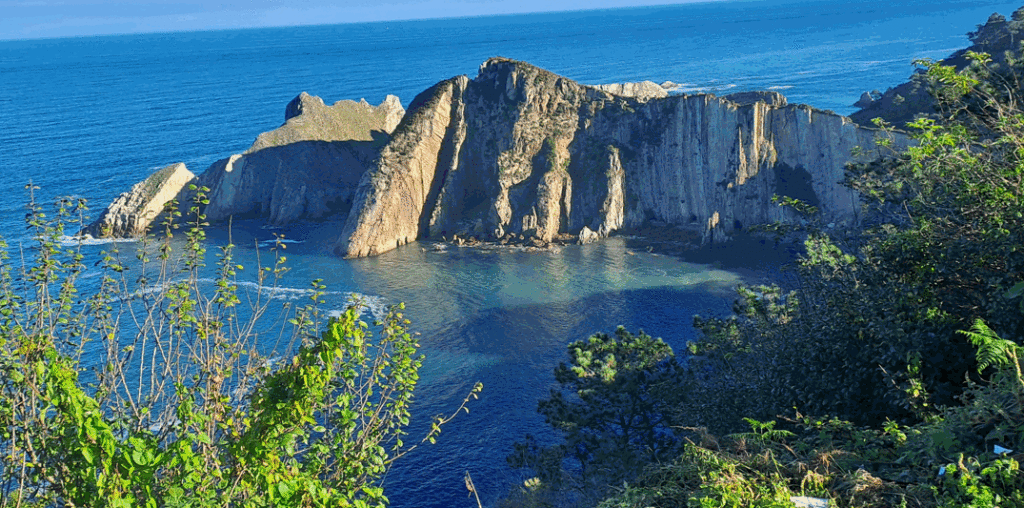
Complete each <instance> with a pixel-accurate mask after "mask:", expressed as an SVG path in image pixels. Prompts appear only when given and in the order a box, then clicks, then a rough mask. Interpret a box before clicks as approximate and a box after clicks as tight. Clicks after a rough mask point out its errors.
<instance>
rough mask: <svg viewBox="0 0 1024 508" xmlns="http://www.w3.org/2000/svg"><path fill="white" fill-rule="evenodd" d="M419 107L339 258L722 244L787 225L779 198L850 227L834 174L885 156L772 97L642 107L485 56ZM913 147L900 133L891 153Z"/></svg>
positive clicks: (853, 209) (845, 198)
mask: <svg viewBox="0 0 1024 508" xmlns="http://www.w3.org/2000/svg"><path fill="white" fill-rule="evenodd" d="M422 97H423V98H422V99H421V98H417V101H414V106H411V107H410V113H409V114H408V116H407V118H406V120H405V121H404V122H403V123H402V125H401V126H400V127H399V128H398V129H397V130H396V132H395V137H394V140H393V141H392V142H391V144H389V145H388V147H387V148H385V150H384V151H383V152H382V156H381V159H380V161H379V162H378V164H377V165H376V166H375V167H374V168H372V169H371V170H369V171H368V172H367V176H366V178H365V179H364V181H363V182H362V183H361V184H360V196H361V197H360V198H359V199H358V205H357V206H353V208H352V210H351V212H350V214H349V219H348V222H347V224H346V227H345V231H344V233H343V234H342V237H341V239H340V240H339V242H338V243H337V246H336V252H338V253H339V254H341V255H344V256H349V257H354V256H366V255H373V254H379V253H381V252H384V251H385V250H389V249H392V248H394V247H396V246H398V245H402V244H405V243H408V242H410V241H413V240H415V239H417V238H440V237H443V236H450V235H451V234H454V233H457V232H462V231H463V229H464V226H462V224H465V223H471V224H482V226H483V227H482V228H477V230H480V229H482V230H483V231H487V232H491V233H492V234H493V238H494V239H502V238H504V237H506V236H507V235H509V234H511V235H514V236H515V237H516V238H519V239H520V241H523V240H525V239H532V238H536V239H538V240H539V241H541V242H551V241H552V240H553V239H554V238H556V237H558V236H559V235H562V234H570V235H573V236H577V237H578V235H579V234H580V232H582V231H583V228H584V227H586V228H587V229H589V230H590V231H591V232H593V233H596V234H597V235H598V236H599V237H603V236H607V235H609V234H611V233H612V232H614V231H616V230H618V229H621V228H628V227H638V226H640V225H642V224H644V223H645V222H646V221H650V220H659V221H663V222H664V223H666V224H668V225H672V226H687V227H692V226H690V225H691V224H696V225H697V226H696V227H697V228H699V229H698V231H701V230H703V232H704V233H705V235H704V236H705V240H706V241H718V240H721V239H725V238H728V236H729V232H730V231H732V230H735V229H740V228H743V227H745V226H747V225H753V224H759V223H766V222H773V221H783V222H788V221H793V220H798V217H797V216H796V215H795V213H794V212H793V211H791V210H789V209H788V208H784V207H780V206H777V205H775V204H774V203H772V200H771V198H772V196H773V195H776V194H778V195H783V196H789V197H792V198H797V199H801V200H804V201H806V202H808V203H809V204H811V205H814V206H817V207H818V208H819V209H820V210H821V214H822V215H823V218H825V219H827V220H828V221H830V222H835V223H852V222H856V220H857V211H858V209H859V208H858V197H857V195H856V194H855V192H854V191H852V190H851V189H849V188H847V187H844V186H843V185H842V184H841V183H840V182H841V180H842V179H843V175H844V166H845V165H846V164H847V163H848V162H867V161H869V160H872V159H875V158H877V157H879V156H880V154H881V152H880V151H879V150H878V149H877V147H876V144H875V136H876V135H877V134H878V131H876V130H874V129H869V128H863V127H859V126H857V125H855V124H854V123H853V122H851V121H850V120H849V119H848V118H846V117H843V116H840V115H837V114H835V113H832V112H828V111H821V110H817V109H814V108H811V107H808V106H803V105H789V104H788V103H787V102H786V100H785V97H783V96H782V95H781V94H779V93H777V92H747V93H743V94H733V95H731V96H726V97H715V96H713V95H708V94H698V95H674V96H666V97H661V98H652V99H649V100H646V101H643V100H638V99H636V98H631V97H625V96H621V95H617V94H610V93H606V92H603V91H600V90H597V89H595V88H593V87H588V86H584V85H580V84H578V83H576V82H574V81H572V80H569V79H567V78H564V77H561V76H557V75H555V74H553V73H550V72H548V71H545V70H543V69H539V68H537V67H534V66H532V65H529V64H525V63H522V62H516V61H512V60H508V59H503V58H494V59H491V60H488V61H487V62H486V63H485V64H484V65H482V66H481V68H480V73H479V75H478V76H477V77H476V78H475V79H473V80H469V79H468V78H466V77H465V76H461V77H459V78H453V79H452V80H448V81H445V82H442V83H441V84H439V85H437V86H435V87H434V88H432V89H431V90H429V91H428V92H427V93H426V94H424V96H422ZM908 142H909V140H908V139H907V138H905V137H903V136H901V135H896V137H895V139H894V147H895V148H896V149H899V148H901V147H903V146H906V144H907V143H908ZM855 147H859V148H860V149H861V150H859V152H858V155H857V156H856V157H855V156H854V155H853V152H854V148H855ZM713 218H714V220H713V222H714V225H713V226H708V224H709V220H712V219H713ZM588 236H589V235H588Z"/></svg>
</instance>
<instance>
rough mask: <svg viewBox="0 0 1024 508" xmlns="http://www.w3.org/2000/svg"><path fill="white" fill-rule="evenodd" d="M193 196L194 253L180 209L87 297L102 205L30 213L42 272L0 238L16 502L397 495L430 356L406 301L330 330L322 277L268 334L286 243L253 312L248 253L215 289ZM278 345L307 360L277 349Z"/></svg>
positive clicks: (10, 496) (323, 501) (6, 487)
mask: <svg viewBox="0 0 1024 508" xmlns="http://www.w3.org/2000/svg"><path fill="white" fill-rule="evenodd" d="M29 188H30V189H33V188H32V187H31V185H30V187H29ZM193 190H195V191H198V192H197V193H196V194H197V195H196V200H195V202H194V203H193V205H192V207H191V209H190V213H189V214H188V215H189V217H190V219H189V222H188V223H186V224H185V226H186V232H185V241H184V243H183V251H182V252H177V251H176V249H177V246H178V245H179V244H177V243H174V242H173V241H172V237H173V232H174V230H175V229H176V228H177V224H175V219H176V218H177V217H180V213H178V212H177V211H176V210H175V209H174V208H173V207H172V208H171V210H170V211H169V213H168V214H166V216H167V220H166V221H165V222H164V224H163V225H162V227H163V232H164V234H163V235H162V237H161V238H160V239H159V240H158V241H156V242H155V243H154V241H153V240H152V239H143V240H141V241H140V243H139V246H138V251H137V252H136V259H135V260H134V261H132V262H131V263H128V262H126V261H124V260H122V259H121V258H120V253H119V252H117V251H116V250H115V251H114V252H111V253H109V254H107V255H105V256H104V258H103V259H102V260H101V262H100V264H102V268H103V270H102V279H101V282H100V286H99V288H98V290H97V291H96V292H95V293H94V294H89V295H81V294H79V292H78V285H79V283H80V281H81V278H82V276H83V274H85V273H86V272H87V268H86V267H85V266H84V265H83V260H84V259H85V256H84V255H83V254H82V252H81V244H80V243H79V244H78V245H75V246H72V247H64V246H63V244H62V243H61V241H62V239H63V238H64V231H65V228H66V227H68V225H69V224H71V223H73V221H72V219H73V217H74V216H75V215H77V216H78V223H79V224H81V223H82V217H83V215H82V214H83V213H84V210H85V206H84V202H82V201H74V202H73V201H69V200H66V199H64V200H60V201H59V202H58V203H57V207H56V217H55V218H54V219H49V218H47V217H46V215H45V213H44V211H43V209H42V208H41V207H40V206H38V205H37V204H35V203H34V201H33V202H31V203H30V213H29V214H28V216H27V220H28V224H29V227H30V228H31V230H32V232H33V235H34V238H35V246H34V247H33V248H32V249H31V253H32V255H33V256H34V258H33V259H32V260H31V262H29V263H27V264H25V265H22V266H20V267H19V266H18V265H16V264H12V263H11V261H10V257H9V255H8V253H7V249H6V245H0V506H4V507H6V506H57V505H60V506H65V505H66V506H125V507H129V506H131V507H134V506H154V507H155V506H353V507H369V506H378V507H379V506H384V505H385V504H386V503H387V498H386V496H385V495H384V491H383V488H382V487H381V486H380V483H381V480H382V478H383V477H384V475H385V473H386V472H387V470H388V467H389V465H390V464H391V463H392V462H393V461H395V460H396V459H398V458H399V457H401V456H402V455H404V454H405V453H408V452H409V451H410V450H411V449H413V448H415V447H416V445H411V446H410V445H409V444H406V443H405V442H404V441H403V439H404V436H405V430H404V428H405V426H406V425H407V424H408V423H409V411H410V402H411V400H412V396H413V391H414V388H415V386H416V382H417V379H418V369H419V367H420V365H421V358H422V357H420V356H417V353H416V351H417V347H418V346H417V344H416V342H415V340H414V339H413V338H412V336H411V335H410V334H409V332H408V329H407V326H408V324H409V322H408V321H407V320H405V319H404V318H403V317H402V313H401V309H402V306H401V305H399V306H396V307H392V308H391V309H390V310H389V312H388V314H387V316H386V317H384V319H382V320H381V321H380V322H378V323H377V327H378V328H379V333H378V334H377V335H376V336H374V335H372V334H371V331H370V326H369V325H368V324H367V323H365V322H363V321H361V320H360V313H361V307H360V305H359V304H358V303H355V304H353V305H351V306H349V307H348V308H347V309H346V310H345V312H344V313H342V314H341V315H340V316H339V317H336V318H331V319H330V320H329V321H328V322H327V323H326V324H324V323H322V322H321V313H320V311H319V309H318V304H319V303H321V302H322V300H321V297H322V296H323V292H322V291H323V290H324V289H325V288H324V286H323V285H321V284H320V282H319V281H314V282H313V284H312V287H311V289H310V291H309V294H310V302H309V303H308V304H307V305H305V306H302V307H300V308H298V309H295V311H294V313H293V314H292V315H291V319H290V320H289V323H290V324H288V325H285V326H283V327H282V328H281V329H280V330H278V331H276V332H275V331H274V330H270V329H267V328H266V327H265V325H264V324H263V323H262V322H261V321H260V317H261V316H262V315H263V314H264V312H265V311H266V310H267V308H268V302H266V301H264V296H263V295H264V294H265V291H262V289H265V288H266V287H268V286H270V285H276V284H277V283H279V281H280V277H281V275H282V274H283V273H284V271H285V265H284V262H285V257H284V256H283V255H282V249H283V245H281V244H278V247H277V248H275V249H273V254H274V261H275V262H274V265H273V266H272V267H267V268H264V269H261V270H259V271H258V272H257V273H258V281H259V285H260V289H261V291H257V292H255V293H254V294H249V295H248V296H249V300H248V304H249V306H248V308H244V306H242V305H241V304H242V299H241V298H240V296H242V295H240V294H239V291H238V285H237V283H236V273H237V272H238V271H239V270H242V267H241V266H240V265H237V264H235V263H234V262H233V260H232V251H233V248H234V246H233V245H230V244H229V245H225V246H223V247H221V249H220V253H219V254H218V260H217V264H216V266H215V268H214V269H215V271H216V277H215V280H214V281H213V283H212V287H210V286H207V285H206V283H205V282H204V279H203V274H204V267H205V264H204V260H205V243H204V239H205V236H204V228H205V226H206V223H205V222H204V217H203V215H202V214H201V213H200V208H201V207H202V205H204V204H205V203H206V201H205V197H204V192H205V189H193ZM153 256H155V258H156V259H155V262H154V261H151V259H150V258H151V257H153ZM153 264H156V265H157V266H156V267H154V266H153ZM275 335H279V336H280V337H283V338H284V339H286V340H289V341H290V342H291V343H292V344H295V347H294V354H292V355H291V356H286V357H285V358H284V359H281V360H274V359H268V358H267V357H266V356H264V355H262V354H261V353H260V351H261V348H266V347H267V346H268V344H261V343H260V342H259V339H264V340H265V338H266V337H274V336H275ZM479 390H480V385H477V387H476V388H475V389H474V390H473V393H471V394H470V397H467V398H466V401H464V402H463V404H462V406H461V407H460V408H459V410H461V409H463V408H464V407H465V405H466V403H467V402H468V400H469V399H470V398H471V397H473V396H475V394H476V392H478V391H479ZM457 412H458V411H456V413H457ZM453 416H454V414H452V415H451V416H448V417H439V418H438V419H437V421H435V424H434V426H433V428H432V430H431V431H430V432H429V433H428V434H427V435H426V436H425V437H424V438H423V441H433V440H434V438H435V436H436V435H437V433H438V432H439V429H440V425H442V424H444V423H445V422H447V421H449V420H450V419H451V418H452V417H453Z"/></svg>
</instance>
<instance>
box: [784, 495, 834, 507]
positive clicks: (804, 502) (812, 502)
mask: <svg viewBox="0 0 1024 508" xmlns="http://www.w3.org/2000/svg"><path fill="white" fill-rule="evenodd" d="M789 500H790V501H792V502H793V504H795V505H796V506H797V508H828V499H821V498H817V497H807V496H793V497H791V498H789Z"/></svg>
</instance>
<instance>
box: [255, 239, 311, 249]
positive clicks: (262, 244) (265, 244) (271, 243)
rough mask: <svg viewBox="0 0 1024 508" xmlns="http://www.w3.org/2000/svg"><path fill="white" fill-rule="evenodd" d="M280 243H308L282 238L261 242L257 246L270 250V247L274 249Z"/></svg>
mask: <svg viewBox="0 0 1024 508" xmlns="http://www.w3.org/2000/svg"><path fill="white" fill-rule="evenodd" d="M278 242H280V243H306V241H305V240H288V239H286V238H282V239H280V240H261V241H260V243H258V244H256V246H257V247H260V248H264V249H266V248H270V247H273V246H275V245H277V243H278Z"/></svg>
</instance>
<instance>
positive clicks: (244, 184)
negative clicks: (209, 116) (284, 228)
mask: <svg viewBox="0 0 1024 508" xmlns="http://www.w3.org/2000/svg"><path fill="white" fill-rule="evenodd" d="M404 112H405V111H404V109H402V106H401V103H400V102H398V98H397V97H395V96H393V95H392V96H388V98H387V99H386V100H385V101H384V102H383V103H381V104H380V105H379V106H376V107H374V106H370V105H369V104H367V103H366V102H365V101H363V102H358V103H357V102H354V101H339V102H337V103H335V104H334V105H333V106H327V105H325V104H324V103H323V101H322V100H321V99H320V98H319V97H312V96H310V95H307V94H306V93H305V92H303V93H302V94H300V95H299V96H298V97H296V98H295V99H294V100H292V102H291V103H289V104H288V106H287V108H285V124H284V125H283V126H281V127H280V128H278V129H275V130H273V131H270V132H265V133H263V134H260V135H259V137H258V138H256V141H255V142H254V143H253V145H252V147H250V148H249V149H248V150H246V151H245V153H243V154H240V155H232V156H231V157H229V158H227V159H223V160H220V161H217V162H215V163H214V164H213V165H211V166H210V168H209V169H207V170H206V171H205V172H204V173H203V174H202V175H201V176H200V177H199V183H200V184H202V185H205V186H207V187H209V188H210V192H209V200H210V204H209V205H207V207H206V211H205V213H206V216H207V218H208V219H209V220H211V221H219V220H224V219H227V218H228V217H230V216H238V217H263V218H266V219H267V221H268V222H269V223H270V224H273V225H284V224H288V223H291V222H295V221H296V220H300V219H304V218H311V219H317V218H321V217H325V216H328V215H332V214H336V213H348V209H349V206H350V205H351V203H352V199H353V196H354V193H355V189H356V185H357V184H358V182H359V179H360V178H361V177H362V174H363V172H364V171H365V170H366V168H367V167H369V166H370V165H371V163H372V162H373V160H374V159H375V158H376V156H377V154H378V153H379V152H380V149H381V147H382V146H384V145H385V144H386V143H387V142H388V140H389V139H390V136H389V133H390V132H391V130H393V129H394V127H395V125H396V124H397V123H398V120H399V119H400V118H401V117H402V115H403V114H404Z"/></svg>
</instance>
